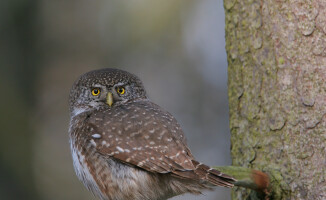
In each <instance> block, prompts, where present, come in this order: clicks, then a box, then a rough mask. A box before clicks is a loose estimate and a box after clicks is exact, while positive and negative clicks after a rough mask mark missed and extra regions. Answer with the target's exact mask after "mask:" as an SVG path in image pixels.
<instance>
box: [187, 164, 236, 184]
mask: <svg viewBox="0 0 326 200" xmlns="http://www.w3.org/2000/svg"><path fill="white" fill-rule="evenodd" d="M192 163H193V164H194V166H195V167H196V169H195V171H194V172H195V173H196V174H197V175H198V176H199V177H200V179H202V180H205V181H207V182H209V183H211V184H213V185H216V186H223V187H229V188H231V187H233V186H234V183H235V182H236V181H237V180H236V179H234V178H233V177H231V176H229V175H227V174H223V173H222V172H220V171H218V170H216V169H213V168H210V167H208V166H207V165H205V164H202V163H200V162H198V161H195V160H193V161H192Z"/></svg>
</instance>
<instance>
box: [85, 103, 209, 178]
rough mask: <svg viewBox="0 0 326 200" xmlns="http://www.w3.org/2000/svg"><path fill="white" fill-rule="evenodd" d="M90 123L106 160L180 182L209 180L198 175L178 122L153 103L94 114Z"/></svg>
mask: <svg viewBox="0 0 326 200" xmlns="http://www.w3.org/2000/svg"><path fill="white" fill-rule="evenodd" d="M87 123H88V126H89V127H91V132H90V135H89V137H90V140H91V141H93V142H94V143H95V144H96V149H97V151H98V152H99V153H100V154H102V155H104V156H111V157H113V158H115V159H118V160H120V161H121V162H124V163H127V164H129V165H134V166H138V167H140V168H142V169H145V170H147V171H151V172H156V173H172V174H173V175H175V176H178V177H181V178H191V179H201V178H200V177H201V176H204V177H205V176H206V175H203V174H201V173H202V172H203V171H202V170H200V171H197V172H199V174H198V173H197V172H196V167H198V166H196V165H198V163H194V162H196V161H194V158H193V156H192V154H191V153H190V150H189V149H188V147H187V144H186V139H185V137H184V134H183V131H182V129H181V128H180V125H179V124H178V122H177V121H176V120H175V118H174V117H173V116H172V115H171V114H169V113H168V112H166V111H164V110H163V109H161V108H160V107H159V106H157V105H156V104H153V103H151V102H150V101H135V102H132V103H128V104H125V105H121V106H117V107H115V108H112V109H107V110H101V111H98V112H95V113H93V114H92V115H90V116H89V118H88V121H87ZM206 171H207V170H206ZM205 179H206V178H205Z"/></svg>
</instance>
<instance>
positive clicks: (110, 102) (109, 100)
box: [106, 92, 113, 107]
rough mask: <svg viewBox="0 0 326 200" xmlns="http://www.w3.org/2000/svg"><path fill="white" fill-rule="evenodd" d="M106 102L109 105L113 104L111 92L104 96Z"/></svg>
mask: <svg viewBox="0 0 326 200" xmlns="http://www.w3.org/2000/svg"><path fill="white" fill-rule="evenodd" d="M106 103H107V104H108V105H109V106H110V107H111V106H112V104H113V95H112V93H111V92H109V93H108V95H107V96H106Z"/></svg>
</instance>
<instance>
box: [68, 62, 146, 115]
mask: <svg viewBox="0 0 326 200" xmlns="http://www.w3.org/2000/svg"><path fill="white" fill-rule="evenodd" d="M116 86H124V87H126V90H127V89H128V91H127V92H126V93H127V94H126V95H125V96H121V97H119V96H118V95H117V94H116V95H115V98H116V99H115V100H117V101H118V102H125V101H128V100H133V99H137V98H147V97H146V91H145V88H144V86H143V84H142V82H141V80H140V79H139V78H138V77H137V76H135V75H133V74H131V73H129V72H126V71H123V70H120V69H113V68H105V69H99V70H93V71H90V72H87V73H85V74H83V75H81V76H80V77H79V78H78V79H77V80H76V81H75V83H74V84H73V86H72V89H71V91H70V97H69V103H70V110H71V112H72V111H73V110H74V109H76V108H78V109H80V107H83V109H85V108H86V107H89V108H90V107H96V106H101V105H103V106H104V105H105V104H104V102H105V98H104V97H105V93H107V92H113V93H114V91H113V90H114V88H115V87H116ZM92 88H101V90H102V94H101V95H102V97H99V98H92V96H91V95H90V91H91V90H92Z"/></svg>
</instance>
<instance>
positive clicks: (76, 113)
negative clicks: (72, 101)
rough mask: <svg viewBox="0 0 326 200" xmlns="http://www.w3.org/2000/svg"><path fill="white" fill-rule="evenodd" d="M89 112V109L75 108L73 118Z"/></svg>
mask: <svg viewBox="0 0 326 200" xmlns="http://www.w3.org/2000/svg"><path fill="white" fill-rule="evenodd" d="M88 110H89V109H87V108H83V107H81V108H74V110H73V111H72V116H71V117H75V116H77V115H79V114H81V113H83V112H86V111H88Z"/></svg>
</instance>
